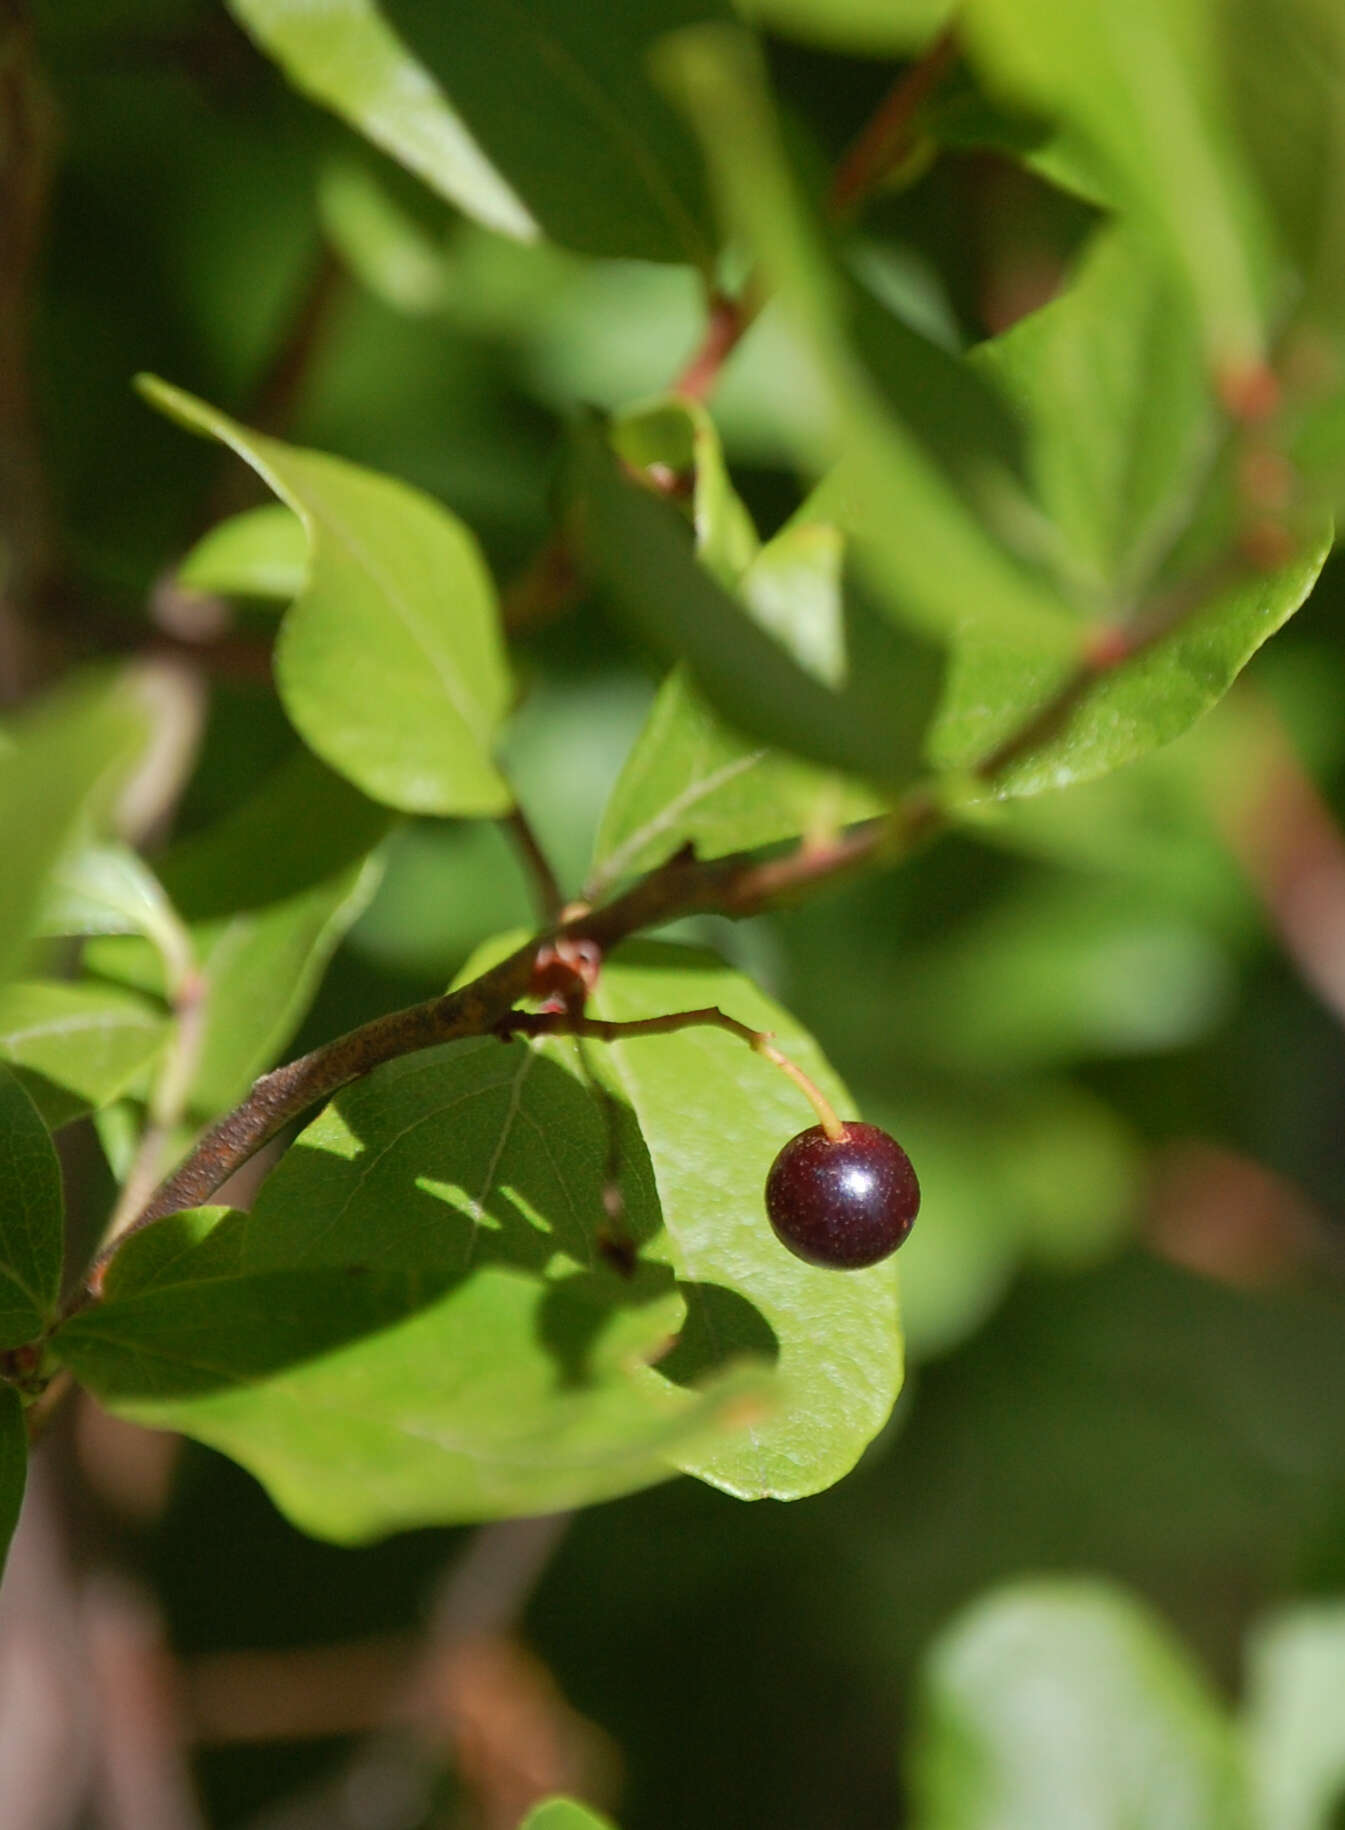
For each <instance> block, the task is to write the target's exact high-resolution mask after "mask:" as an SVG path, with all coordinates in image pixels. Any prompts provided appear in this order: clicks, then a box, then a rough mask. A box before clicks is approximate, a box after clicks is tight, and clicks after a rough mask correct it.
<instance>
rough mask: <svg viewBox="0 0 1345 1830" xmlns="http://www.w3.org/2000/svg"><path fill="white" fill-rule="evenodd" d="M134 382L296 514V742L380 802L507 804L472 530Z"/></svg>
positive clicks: (422, 808)
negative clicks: (302, 541) (305, 563)
mask: <svg viewBox="0 0 1345 1830" xmlns="http://www.w3.org/2000/svg"><path fill="white" fill-rule="evenodd" d="M139 386H140V388H141V392H142V393H143V394H144V395H145V397H146V399H148V400H150V401H151V402H152V403H153V404H154V405H155V406H157V407H158V408H159V409H160V410H161V411H163V412H164V413H166V414H168V416H169V417H170V418H172V419H176V420H178V421H179V422H180V423H181V424H182V425H184V426H186V427H188V428H189V429H190V430H191V431H193V432H198V433H201V434H203V435H204V436H206V437H210V438H216V439H219V440H220V442H221V443H222V444H225V445H228V446H229V447H230V448H231V449H232V450H234V451H236V452H237V453H238V455H239V456H240V457H241V458H243V459H244V461H245V462H246V463H248V464H250V465H251V466H252V468H253V469H254V470H255V471H256V472H257V474H258V475H259V476H260V477H261V478H262V480H263V481H264V482H265V483H266V484H267V485H268V487H269V488H271V489H273V490H274V491H275V493H276V495H278V496H279V497H280V499H281V500H282V501H283V502H284V503H286V504H287V506H288V507H290V508H291V509H293V511H294V512H295V514H296V515H298V516H299V519H300V520H301V521H302V522H303V524H304V528H305V530H306V532H307V535H308V541H309V573H308V581H307V585H306V588H305V590H304V592H303V594H302V596H301V597H299V598H298V599H297V601H296V602H295V603H294V604H293V605H291V607H290V609H289V611H288V612H287V613H286V616H285V620H284V623H283V624H282V626H281V631H280V636H279V639H278V641H277V644H276V657H275V665H276V681H277V685H278V686H279V689H280V695H281V698H282V700H283V701H284V704H285V709H286V711H287V712H288V713H289V715H290V717H291V718H292V719H293V721H294V723H295V725H296V726H297V728H298V730H299V732H300V734H301V735H302V736H303V738H304V740H305V742H306V743H308V744H309V745H310V746H311V748H312V749H314V750H315V751H316V752H317V754H318V755H319V756H321V757H322V758H323V759H324V761H326V762H328V763H330V764H331V766H332V768H334V769H337V770H339V771H340V772H341V773H342V774H343V775H345V776H347V777H349V779H350V780H351V781H353V782H354V783H355V784H356V786H357V787H359V788H362V789H363V790H364V791H365V793H366V794H369V795H372V796H373V798H374V799H375V800H379V801H383V802H385V803H386V804H387V805H388V806H391V807H398V808H402V809H403V810H405V811H407V812H411V813H435V814H451V813H460V814H498V813H503V812H505V811H506V810H507V809H508V807H509V805H510V797H509V790H508V787H507V786H506V784H505V782H504V780H503V778H502V777H501V775H500V773H499V771H498V770H497V769H496V768H495V766H494V763H493V762H492V760H491V749H492V745H493V743H494V739H495V734H496V731H497V729H498V727H499V724H500V721H501V719H502V718H503V716H504V714H505V711H506V710H507V708H508V704H509V695H510V685H509V675H508V671H507V667H506V663H505V659H504V653H503V648H502V645H501V640H500V631H499V626H498V620H497V616H496V608H495V594H494V589H493V586H492V584H491V581H490V576H489V574H488V573H487V571H486V568H485V565H484V562H483V561H482V559H481V555H480V553H479V552H478V550H477V546H476V542H475V540H474V539H473V538H472V536H471V534H470V533H469V532H468V530H467V528H466V527H464V526H463V524H462V523H461V522H460V521H458V520H457V518H456V517H455V516H453V515H451V514H449V512H448V510H447V509H445V508H443V507H441V506H440V504H439V503H437V502H434V501H432V500H431V499H430V498H429V497H428V496H425V495H422V494H421V492H420V491H419V490H415V489H411V488H409V487H408V486H407V485H406V484H404V483H397V482H394V481H392V479H390V478H388V477H381V476H377V475H375V474H374V473H373V472H372V471H367V470H361V469H360V468H358V466H356V465H354V464H348V463H345V462H344V461H343V460H342V459H340V458H333V457H327V456H325V455H324V454H322V453H321V452H315V451H299V450H295V449H294V448H292V447H291V446H288V445H283V444H281V443H280V442H279V441H278V440H276V439H271V438H264V437H263V436H262V435H261V434H260V433H256V432H250V431H248V429H247V428H246V427H244V426H240V425H237V424H236V423H235V422H234V421H233V420H231V419H228V418H226V416H225V415H224V414H222V413H218V412H216V411H215V409H214V408H213V407H208V406H206V405H205V404H204V403H203V402H201V401H198V400H194V399H193V398H192V397H191V396H190V395H188V394H184V393H182V392H181V391H180V390H179V389H177V388H173V387H169V386H168V385H167V384H166V383H165V382H161V381H156V380H154V379H153V378H151V377H142V378H141V380H140V383H139Z"/></svg>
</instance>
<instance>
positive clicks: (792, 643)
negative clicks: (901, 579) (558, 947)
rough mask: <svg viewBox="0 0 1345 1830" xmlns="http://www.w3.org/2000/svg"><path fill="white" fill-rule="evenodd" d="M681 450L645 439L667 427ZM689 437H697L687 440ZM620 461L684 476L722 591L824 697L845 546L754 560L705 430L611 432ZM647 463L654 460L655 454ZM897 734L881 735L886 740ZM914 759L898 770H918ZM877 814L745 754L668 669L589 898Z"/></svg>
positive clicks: (621, 783) (841, 621) (838, 626)
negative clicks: (732, 595) (676, 856)
mask: <svg viewBox="0 0 1345 1830" xmlns="http://www.w3.org/2000/svg"><path fill="white" fill-rule="evenodd" d="M667 421H671V423H672V425H673V427H674V428H676V429H678V430H681V431H683V433H684V436H683V438H682V440H681V441H680V443H679V441H678V440H677V439H676V437H671V438H670V437H668V436H666V434H665V436H664V437H663V438H661V439H659V440H658V441H657V442H655V435H656V434H657V432H658V431H659V429H660V428H661V427H662V426H663V425H664V424H665V423H666V422H667ZM693 427H694V429H695V430H694V434H693V432H692V428H693ZM614 436H615V441H616V444H617V448H618V450H619V451H621V453H622V455H623V456H624V457H625V459H626V461H627V462H628V463H634V464H639V465H642V466H644V467H647V466H648V465H649V464H650V463H651V462H659V463H662V464H664V465H665V466H667V467H668V468H669V469H670V470H671V471H672V473H673V474H674V475H678V474H681V473H682V472H683V471H684V470H685V469H686V467H687V466H688V465H689V466H692V474H693V475H694V477H695V486H694V495H693V513H694V522H695V533H696V546H697V551H698V552H699V554H700V556H701V559H702V562H703V563H704V564H705V565H706V567H707V568H708V569H709V570H710V571H711V572H713V573H714V574H715V575H716V577H717V578H718V579H719V580H720V582H721V583H722V584H724V585H725V586H726V587H728V588H732V587H734V586H735V585H736V586H738V587H740V594H741V596H742V598H743V599H744V600H745V602H746V604H747V606H748V608H749V610H750V611H751V612H752V613H753V615H754V617H755V620H756V621H757V622H758V624H759V625H760V626H761V627H762V628H763V629H765V630H767V631H769V632H770V633H771V634H772V635H774V636H775V637H776V638H778V640H779V641H780V643H781V644H782V645H783V646H784V647H785V648H786V649H787V650H788V652H789V653H790V654H791V655H792V656H793V658H794V660H795V661H797V662H798V664H799V665H800V666H801V667H802V668H804V669H806V670H807V671H808V672H809V673H811V674H813V675H815V676H816V677H817V678H818V679H819V680H820V681H821V682H823V683H824V684H826V685H827V686H829V687H831V688H833V689H843V688H844V684H845V677H846V672H847V668H848V657H847V654H846V628H845V602H844V584H843V578H842V563H843V554H844V542H843V540H842V539H841V536H840V535H839V534H838V533H837V532H836V530H835V529H834V528H828V527H820V526H813V525H807V524H798V525H795V526H792V527H788V528H785V529H784V530H783V531H782V532H781V533H780V534H778V535H777V536H776V538H775V539H774V540H772V541H771V542H770V543H769V545H768V546H766V547H765V548H764V549H762V550H760V551H757V547H756V536H755V533H754V531H753V530H752V528H751V523H750V522H749V521H747V519H746V511H745V510H743V509H742V506H741V504H740V503H739V502H738V499H737V497H736V496H735V495H733V493H732V490H731V488H730V486H729V484H728V480H727V477H726V475H725V473H724V470H723V464H722V458H721V456H720V452H719V444H718V439H717V438H716V437H715V435H714V430H713V427H712V426H710V425H709V422H708V420H706V419H705V418H704V416H701V417H700V418H699V419H693V418H692V417H691V416H690V415H689V414H688V413H687V411H686V409H685V408H683V407H681V406H673V405H669V406H668V407H666V408H659V409H655V410H653V411H651V412H650V413H649V414H647V415H645V416H642V417H641V418H639V419H638V420H636V421H634V422H630V421H627V422H625V423H624V424H622V425H620V426H618V427H617V428H616V430H615V434H614ZM653 454H656V455H653ZM897 722H898V721H896V720H895V719H894V720H892V722H891V724H890V726H889V733H888V735H889V740H890V739H891V737H893V736H895V735H896V728H897ZM914 763H915V750H914V746H912V748H911V752H910V755H909V757H908V767H910V768H912V769H913V768H914ZM884 807H885V803H884V802H883V801H882V800H880V799H879V798H878V796H876V795H874V794H873V793H872V792H871V791H870V790H868V789H867V788H865V787H864V786H863V784H862V783H859V782H856V781H855V780H853V779H852V778H849V777H846V776H842V775H837V774H833V773H830V772H827V771H823V770H819V769H816V768H813V767H810V766H809V765H808V764H806V763H802V762H799V761H797V760H796V759H795V758H794V757H792V756H790V755H788V754H786V753H784V752H782V751H780V750H771V749H769V748H765V747H763V746H761V745H759V744H754V743H752V741H751V740H750V739H747V738H744V737H742V736H741V735H740V734H739V733H738V732H737V731H736V730H735V729H734V728H732V727H731V726H730V725H729V724H726V723H725V722H724V720H723V719H722V718H720V717H718V716H717V715H716V714H715V712H714V711H712V710H711V708H710V706H709V705H708V704H707V703H706V702H705V700H704V699H703V698H702V697H701V695H700V694H699V693H698V692H697V691H696V689H695V687H694V686H693V685H692V683H691V680H690V678H689V677H688V675H687V673H686V671H685V670H684V669H682V668H677V669H675V670H674V671H673V672H672V673H671V674H670V675H669V677H668V679H667V680H666V681H665V682H664V685H663V687H662V690H661V691H660V693H659V695H658V698H657V699H656V701H655V703H654V705H653V707H652V709H651V711H650V714H649V717H648V720H647V721H646V724H645V727H644V729H643V731H642V732H641V733H640V736H639V738H638V740H637V742H636V744H635V746H634V748H633V750H632V751H631V753H630V756H629V757H628V758H627V761H626V764H625V767H624V768H623V769H622V772H621V775H620V777H619V778H618V780H617V783H616V786H615V788H614V789H613V790H612V795H611V799H610V800H609V802H608V804H607V807H606V810H605V811H604V814H603V820H602V825H601V827H600V828H599V831H598V837H597V841H596V846H595V850H594V871H593V873H592V875H591V877H590V879H589V885H588V889H589V893H590V894H595V893H597V892H599V891H600V890H601V889H603V888H604V887H605V886H606V885H608V884H610V883H612V882H615V881H616V880H617V879H618V878H620V877H622V876H624V875H626V874H628V873H630V872H633V871H639V870H647V869H650V868H652V867H653V866H654V865H655V864H658V863H661V862H662V861H663V859H665V858H667V857H669V856H671V854H672V853H673V852H674V851H676V850H677V849H678V848H679V847H680V846H681V845H684V844H686V843H688V842H691V843H693V844H694V845H695V846H696V848H697V850H698V852H699V853H700V854H701V855H702V856H704V857H716V856H720V855H722V854H723V853H725V852H730V851H734V850H737V849H739V848H746V847H748V846H753V845H766V844H770V843H771V842H772V841H773V840H776V839H788V838H792V837H794V836H795V835H797V834H799V833H813V834H815V835H817V836H825V835H828V834H831V833H834V832H835V831H837V829H838V828H839V827H841V826H843V825H844V824H846V822H848V821H851V820H862V819H866V818H868V817H869V816H870V815H873V814H878V813H881V812H883V811H884Z"/></svg>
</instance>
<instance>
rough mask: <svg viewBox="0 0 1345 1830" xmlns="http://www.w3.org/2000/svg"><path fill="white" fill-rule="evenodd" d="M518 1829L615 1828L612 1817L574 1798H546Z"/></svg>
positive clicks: (601, 1829) (574, 1829)
mask: <svg viewBox="0 0 1345 1830" xmlns="http://www.w3.org/2000/svg"><path fill="white" fill-rule="evenodd" d="M518 1830H615V1825H614V1824H613V1823H612V1820H611V1818H610V1817H604V1816H602V1814H601V1813H600V1812H597V1811H594V1810H591V1809H590V1808H589V1806H588V1805H581V1804H580V1803H579V1802H578V1800H577V1799H574V1798H544V1799H543V1800H542V1802H541V1803H540V1804H537V1805H534V1806H533V1807H532V1810H531V1811H529V1813H528V1815H527V1816H526V1817H525V1818H524V1819H523V1821H522V1823H520V1825H519V1827H518Z"/></svg>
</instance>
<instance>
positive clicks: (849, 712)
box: [574, 426, 937, 786]
mask: <svg viewBox="0 0 1345 1830" xmlns="http://www.w3.org/2000/svg"><path fill="white" fill-rule="evenodd" d="M575 449H576V462H575V467H574V488H575V492H576V496H577V500H578V504H579V508H580V512H581V514H582V517H583V527H584V535H585V551H586V553H587V555H588V557H589V560H590V562H591V564H592V565H593V566H594V567H595V569H596V570H597V571H598V573H599V576H600V577H601V579H602V581H603V582H604V584H605V585H606V586H607V587H608V589H609V590H610V591H611V592H612V594H613V596H614V598H615V599H616V601H617V603H618V605H619V607H620V608H621V609H622V610H623V612H624V613H625V614H626V615H627V616H629V617H630V619H631V620H632V621H633V622H635V623H636V624H637V626H638V627H639V628H640V629H641V630H642V632H643V633H644V634H645V635H646V636H647V637H648V638H649V639H650V640H651V641H653V642H655V643H656V644H657V645H659V646H660V647H662V648H663V649H664V650H665V651H668V652H670V653H671V654H672V655H674V656H677V657H680V658H684V659H685V660H686V662H687V665H688V667H689V668H690V670H691V672H692V674H693V675H694V676H695V679H696V684H697V686H698V687H699V688H700V690H701V691H702V692H703V693H704V695H705V697H706V698H707V699H708V700H709V701H710V703H711V704H712V705H713V706H715V707H716V709H717V710H718V711H720V712H721V713H722V714H723V715H724V716H725V717H727V718H730V719H732V721H733V723H734V725H735V726H737V727H739V728H741V729H742V730H743V731H744V732H745V733H746V734H747V735H749V736H752V737H756V738H759V739H762V740H764V741H765V742H767V743H769V744H772V745H773V746H775V747H777V748H779V749H782V750H787V751H790V752H791V753H794V754H797V755H800V756H805V757H807V758H809V759H810V760H811V761H814V762H819V763H823V764H827V765H829V766H831V767H834V768H838V769H841V770H843V771H846V772H848V773H851V774H854V775H859V776H864V777H867V778H869V779H871V780H873V781H876V782H880V783H882V784H884V785H892V786H900V785H902V784H904V783H905V782H906V781H908V780H909V779H910V776H911V774H912V772H913V769H914V766H915V761H916V757H917V754H918V749H919V743H920V739H921V736H922V734H923V731H924V726H925V721H926V719H927V718H928V715H929V712H930V709H931V707H932V704H933V687H934V682H935V679H936V677H937V663H936V661H935V659H934V657H933V656H932V655H931V654H930V652H929V650H928V649H927V648H926V647H925V646H924V645H923V644H921V643H918V642H917V641H915V640H914V639H913V638H909V637H907V636H905V635H903V634H902V632H900V631H898V630H896V629H894V628H893V627H892V625H891V624H890V623H889V621H888V619H887V618H886V617H884V616H881V615H879V614H877V613H876V612H874V611H873V610H872V608H871V606H869V605H868V604H867V602H866V600H865V598H864V597H863V595H862V594H861V593H860V592H859V591H857V590H852V591H850V592H848V593H847V595H846V604H845V619H846V621H845V649H846V659H847V665H846V672H845V678H844V680H843V682H842V683H841V684H840V685H839V687H837V688H836V689H832V688H830V687H828V686H827V685H826V684H824V683H823V682H822V681H820V680H818V679H817V678H816V677H815V676H814V675H813V673H811V672H810V671H809V670H808V668H806V667H803V666H801V665H800V664H799V663H798V662H797V661H796V660H795V659H794V658H793V656H792V655H791V654H790V652H789V649H788V647H787V646H786V644H785V643H784V642H782V641H780V640H778V639H776V638H775V637H774V636H773V635H772V634H771V633H770V631H769V629H768V628H765V627H763V626H762V621H759V620H758V618H757V617H756V616H754V615H753V614H751V612H750V611H749V610H748V609H747V608H745V607H744V606H743V605H741V604H740V603H739V602H738V601H737V600H736V599H735V598H733V597H732V596H730V595H729V593H728V592H727V591H726V590H725V589H724V588H723V586H722V585H720V584H719V583H718V582H717V581H716V580H715V579H714V578H713V577H712V576H711V574H710V572H709V571H708V570H707V569H706V568H705V567H704V566H702V565H700V564H698V563H697V560H696V557H695V554H694V552H693V550H692V545H691V539H690V537H689V531H688V530H687V529H686V527H685V526H684V525H683V523H682V519H681V517H680V516H679V514H678V512H677V510H676V509H675V508H674V507H673V506H672V505H671V504H670V503H668V502H666V501H663V500H660V499H659V498H657V497H655V496H654V495H652V494H651V493H650V492H649V490H647V489H646V488H644V487H643V486H642V485H640V484H639V483H636V482H632V481H631V480H630V479H629V478H628V477H627V476H625V475H624V474H623V472H622V471H621V470H620V469H619V468H618V465H617V463H616V460H615V458H614V457H613V455H612V453H611V452H610V450H608V449H607V447H606V445H605V443H604V441H603V440H602V439H601V437H600V435H599V434H598V432H597V429H596V428H594V427H591V426H590V427H581V428H580V429H579V431H578V433H577V435H576V441H575ZM807 588H808V587H806V586H804V587H801V589H807Z"/></svg>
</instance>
